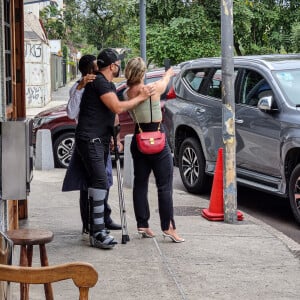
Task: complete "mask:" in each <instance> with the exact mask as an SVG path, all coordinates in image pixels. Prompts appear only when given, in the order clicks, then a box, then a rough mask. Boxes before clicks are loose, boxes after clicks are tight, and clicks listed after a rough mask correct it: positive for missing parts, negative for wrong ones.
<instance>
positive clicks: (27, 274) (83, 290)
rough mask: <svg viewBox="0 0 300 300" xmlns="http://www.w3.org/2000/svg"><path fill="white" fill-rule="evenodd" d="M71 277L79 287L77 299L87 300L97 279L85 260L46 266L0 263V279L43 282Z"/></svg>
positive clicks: (29, 282) (95, 272)
mask: <svg viewBox="0 0 300 300" xmlns="http://www.w3.org/2000/svg"><path fill="white" fill-rule="evenodd" d="M66 279H72V280H73V282H74V284H75V285H76V286H77V287H78V288H79V299H80V300H88V293H89V288H91V287H93V286H95V284H96V283H97V281H98V273H97V271H96V270H95V268H94V267H93V266H92V265H91V264H89V263H85V262H72V263H66V264H60V265H53V266H47V267H20V266H7V265H0V281H9V282H18V283H28V284H44V283H52V282H57V281H62V280H66Z"/></svg>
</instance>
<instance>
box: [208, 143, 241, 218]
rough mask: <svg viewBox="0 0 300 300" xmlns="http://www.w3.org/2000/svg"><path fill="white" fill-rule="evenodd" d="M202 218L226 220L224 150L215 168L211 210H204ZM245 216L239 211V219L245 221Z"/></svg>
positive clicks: (219, 155)
mask: <svg viewBox="0 0 300 300" xmlns="http://www.w3.org/2000/svg"><path fill="white" fill-rule="evenodd" d="M202 216H203V217H204V218H206V219H208V220H210V221H223V220H224V199H223V148H219V151H218V157H217V161H216V167H215V175H214V179H213V185H212V192H211V195H210V202H209V208H208V209H206V208H205V209H203V210H202ZM243 218H244V216H243V214H242V213H241V212H240V211H238V212H237V219H238V220H239V221H241V220H243Z"/></svg>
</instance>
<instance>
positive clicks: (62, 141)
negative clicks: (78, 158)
mask: <svg viewBox="0 0 300 300" xmlns="http://www.w3.org/2000/svg"><path fill="white" fill-rule="evenodd" d="M74 143H75V134H74V132H66V133H63V134H62V135H60V136H59V137H58V138H57V139H56V140H55V141H54V143H53V152H54V162H55V166H56V167H58V168H67V167H68V166H69V163H70V159H71V156H72V152H73V146H74Z"/></svg>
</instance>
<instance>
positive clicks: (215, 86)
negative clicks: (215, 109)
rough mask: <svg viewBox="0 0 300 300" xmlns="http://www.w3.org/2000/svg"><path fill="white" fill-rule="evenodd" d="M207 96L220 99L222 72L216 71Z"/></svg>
mask: <svg viewBox="0 0 300 300" xmlns="http://www.w3.org/2000/svg"><path fill="white" fill-rule="evenodd" d="M207 95H208V96H211V97H215V98H219V99H221V98H222V70H221V69H219V70H216V72H215V74H214V76H213V78H212V79H211V80H210V85H209V87H208V91H207Z"/></svg>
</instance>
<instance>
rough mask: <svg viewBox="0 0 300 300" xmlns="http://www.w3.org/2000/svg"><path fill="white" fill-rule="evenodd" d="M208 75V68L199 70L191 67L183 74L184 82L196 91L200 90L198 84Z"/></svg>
mask: <svg viewBox="0 0 300 300" xmlns="http://www.w3.org/2000/svg"><path fill="white" fill-rule="evenodd" d="M208 75H209V69H206V70H199V69H192V70H189V71H188V72H186V73H185V74H184V76H183V78H184V79H185V81H186V83H187V84H188V85H189V86H190V87H191V88H192V89H193V90H194V91H195V92H197V93H199V91H200V86H201V85H203V83H202V82H204V81H205V79H206V78H207V77H208Z"/></svg>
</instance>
